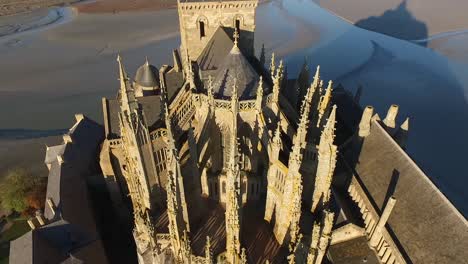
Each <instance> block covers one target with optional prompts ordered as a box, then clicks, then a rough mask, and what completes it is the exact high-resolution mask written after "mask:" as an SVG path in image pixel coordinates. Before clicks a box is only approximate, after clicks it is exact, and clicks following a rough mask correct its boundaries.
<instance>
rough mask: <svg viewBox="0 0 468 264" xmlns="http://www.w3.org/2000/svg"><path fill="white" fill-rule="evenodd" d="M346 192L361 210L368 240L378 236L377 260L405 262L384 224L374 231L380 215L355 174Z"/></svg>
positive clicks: (391, 263)
mask: <svg viewBox="0 0 468 264" xmlns="http://www.w3.org/2000/svg"><path fill="white" fill-rule="evenodd" d="M348 193H349V195H350V197H351V199H352V200H353V201H354V202H355V203H356V204H357V206H358V207H359V209H360V211H361V214H362V219H363V220H364V224H365V234H366V236H367V238H368V239H369V240H370V239H372V237H373V236H374V235H375V236H379V237H378V238H377V241H378V242H377V245H376V247H375V248H374V249H375V251H376V253H377V256H378V257H379V260H380V261H381V262H382V263H385V264H397V263H398V264H403V263H406V261H405V259H404V258H403V256H402V255H401V253H400V251H399V249H398V247H397V245H396V244H395V242H394V241H393V239H392V237H391V236H390V234H389V233H388V231H387V229H386V228H385V226H384V227H383V228H382V230H380V231H377V232H376V227H377V224H378V222H379V219H380V216H379V214H378V213H377V210H376V209H375V208H374V207H373V206H372V204H371V202H370V201H369V199H368V197H367V195H366V193H365V192H364V189H363V188H362V186H361V184H360V183H359V181H358V180H357V179H356V177H355V176H353V178H352V180H351V183H350V185H349V188H348ZM374 239H375V238H374Z"/></svg>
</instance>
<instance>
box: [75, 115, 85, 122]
mask: <svg viewBox="0 0 468 264" xmlns="http://www.w3.org/2000/svg"><path fill="white" fill-rule="evenodd" d="M75 119H76V122H77V123H78V122H80V121H81V120H83V119H84V115H83V114H75Z"/></svg>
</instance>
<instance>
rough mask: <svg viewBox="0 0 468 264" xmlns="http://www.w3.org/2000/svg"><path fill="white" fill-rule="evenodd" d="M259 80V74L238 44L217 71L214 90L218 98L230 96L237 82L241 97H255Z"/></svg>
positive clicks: (238, 92)
mask: <svg viewBox="0 0 468 264" xmlns="http://www.w3.org/2000/svg"><path fill="white" fill-rule="evenodd" d="M258 80H259V75H258V74H257V72H256V71H255V70H254V69H253V68H252V66H251V65H250V63H249V61H248V60H247V59H246V58H245V57H244V55H243V54H242V52H241V51H240V49H239V48H238V47H237V46H233V47H232V49H231V51H230V52H229V54H228V55H227V56H226V57H225V58H224V60H223V63H222V64H221V66H220V68H219V69H218V72H217V73H216V77H215V78H214V81H213V86H214V87H213V92H214V94H215V96H216V97H218V98H226V97H230V96H231V95H232V91H233V86H234V83H235V84H236V86H237V94H238V96H239V98H242V99H250V98H254V97H255V95H256V91H257V86H258Z"/></svg>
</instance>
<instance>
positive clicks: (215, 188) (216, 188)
mask: <svg viewBox="0 0 468 264" xmlns="http://www.w3.org/2000/svg"><path fill="white" fill-rule="evenodd" d="M213 186H214V190H215V195H216V196H217V195H218V186H217V184H216V183H214V184H213Z"/></svg>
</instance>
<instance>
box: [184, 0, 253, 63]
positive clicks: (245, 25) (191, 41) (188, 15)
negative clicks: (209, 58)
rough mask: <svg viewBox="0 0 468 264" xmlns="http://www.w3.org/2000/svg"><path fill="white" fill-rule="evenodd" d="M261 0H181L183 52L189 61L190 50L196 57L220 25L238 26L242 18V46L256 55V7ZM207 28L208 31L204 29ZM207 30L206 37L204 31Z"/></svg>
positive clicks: (244, 49) (240, 24)
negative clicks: (186, 0)
mask: <svg viewBox="0 0 468 264" xmlns="http://www.w3.org/2000/svg"><path fill="white" fill-rule="evenodd" d="M257 4H258V2H257V1H222V2H185V3H179V8H178V9H179V23H180V34H181V42H182V43H181V44H182V45H181V53H182V58H183V60H185V57H184V55H185V56H186V50H188V53H189V57H190V59H191V60H196V59H197V58H198V56H199V55H200V53H201V52H202V51H203V49H204V48H205V46H206V44H207V43H208V41H209V40H210V39H211V37H212V36H213V34H214V33H215V31H216V29H217V28H218V27H219V26H223V27H226V28H232V29H233V30H234V28H235V27H236V20H239V27H240V44H239V45H240V48H241V49H242V50H243V51H244V52H245V53H246V54H245V55H247V56H250V55H253V53H254V50H253V43H254V30H255V8H256V7H257ZM201 27H204V30H203V29H202V28H201ZM202 31H204V36H203V35H202V34H201V33H202Z"/></svg>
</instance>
